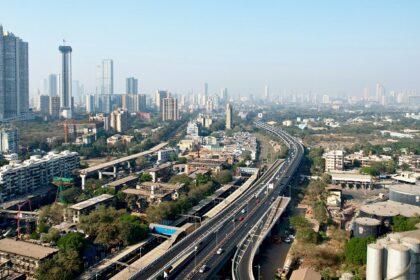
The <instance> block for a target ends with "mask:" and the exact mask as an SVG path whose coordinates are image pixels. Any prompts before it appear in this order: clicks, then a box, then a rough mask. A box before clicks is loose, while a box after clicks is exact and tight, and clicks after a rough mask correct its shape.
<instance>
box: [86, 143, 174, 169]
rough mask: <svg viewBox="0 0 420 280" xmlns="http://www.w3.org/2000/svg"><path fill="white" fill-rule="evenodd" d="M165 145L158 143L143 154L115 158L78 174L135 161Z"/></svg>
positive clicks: (165, 144)
mask: <svg viewBox="0 0 420 280" xmlns="http://www.w3.org/2000/svg"><path fill="white" fill-rule="evenodd" d="M167 145H168V143H167V142H164V143H160V144H159V145H156V146H154V147H153V148H151V149H150V150H147V151H144V152H141V153H137V154H133V155H129V156H126V157H122V158H117V159H114V160H111V161H108V162H104V163H100V164H97V165H94V166H91V167H88V168H85V169H82V170H80V171H79V172H80V174H81V175H87V174H89V173H92V172H95V171H99V170H102V169H105V168H109V167H112V166H114V165H117V164H121V163H123V162H126V161H130V160H135V159H137V158H139V157H141V156H145V155H149V154H152V153H155V152H157V151H159V150H160V149H162V148H163V147H165V146H167Z"/></svg>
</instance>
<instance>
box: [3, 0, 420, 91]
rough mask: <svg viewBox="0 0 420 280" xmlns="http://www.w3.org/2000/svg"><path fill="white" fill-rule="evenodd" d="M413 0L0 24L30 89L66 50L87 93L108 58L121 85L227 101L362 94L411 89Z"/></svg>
mask: <svg viewBox="0 0 420 280" xmlns="http://www.w3.org/2000/svg"><path fill="white" fill-rule="evenodd" d="M419 11H420V1H415V0H412V1H404V0H400V1H395V0H393V1H387V0H378V1H373V0H369V1H367V0H362V1H357V0H352V1H332V0H331V1H314V0H309V1H297V0H293V1H262V0H258V1H245V0H241V1H229V0H223V1H215V0H211V1H201V0H193V1H180V0H176V1H175V0H168V1H158V0H150V1H123V0H121V1H105V0H101V1H99V0H98V1H94V0H85V1H75V0H72V1H56V0H54V1H47V0H37V1H35V0H32V1H29V0H25V1H24V0H13V1H12V0H1V2H0V24H2V25H3V27H4V29H5V30H8V31H12V32H13V33H15V34H16V35H17V36H19V37H21V38H23V39H24V40H25V41H28V42H29V55H30V60H29V64H30V65H29V67H30V89H31V92H33V91H34V89H35V88H38V87H39V88H41V89H42V80H43V78H44V77H46V76H47V75H48V74H49V73H57V72H59V69H60V67H59V66H60V65H59V62H60V57H59V52H58V45H59V44H60V43H61V42H62V39H63V38H65V39H66V40H67V42H68V43H69V44H70V45H71V46H72V47H73V79H75V80H80V81H81V82H82V83H84V84H85V87H86V90H87V91H88V92H93V89H94V85H95V65H97V64H99V63H100V61H101V59H103V58H112V59H113V60H114V76H115V78H114V84H115V89H116V93H123V91H124V90H125V78H126V77H128V76H135V77H137V78H139V80H140V81H139V85H140V91H141V92H143V93H151V92H152V91H154V90H155V89H157V88H161V89H169V90H170V91H173V92H178V93H186V92H188V91H190V90H191V89H194V91H195V92H199V91H200V90H201V88H202V83H203V82H208V84H209V91H210V92H219V91H220V88H221V87H227V88H228V89H229V92H230V93H233V94H238V93H240V94H242V95H247V94H251V93H252V94H254V95H258V94H261V93H262V92H263V90H264V85H265V84H268V85H269V86H270V89H271V92H273V93H275V92H283V91H284V90H285V89H286V90H294V91H296V92H302V91H310V90H311V91H312V92H319V93H328V94H338V93H347V94H352V93H356V94H361V92H362V91H363V88H364V87H366V86H370V87H371V88H372V90H373V88H374V85H375V83H376V82H380V83H383V84H384V86H385V87H386V88H387V89H392V88H394V89H419V88H420V16H419Z"/></svg>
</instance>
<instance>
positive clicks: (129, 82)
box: [125, 77, 139, 94]
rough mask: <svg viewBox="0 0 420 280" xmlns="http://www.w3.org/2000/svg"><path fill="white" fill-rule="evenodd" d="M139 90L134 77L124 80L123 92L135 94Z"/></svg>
mask: <svg viewBox="0 0 420 280" xmlns="http://www.w3.org/2000/svg"><path fill="white" fill-rule="evenodd" d="M138 91H139V85H138V80H137V79H136V78H134V77H130V78H127V79H126V81H125V93H127V94H137V93H138Z"/></svg>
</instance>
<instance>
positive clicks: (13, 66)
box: [0, 25, 29, 121]
mask: <svg viewBox="0 0 420 280" xmlns="http://www.w3.org/2000/svg"><path fill="white" fill-rule="evenodd" d="M28 112H29V70H28V43H27V42H24V41H22V39H20V38H19V37H16V36H15V35H14V34H13V33H10V32H5V33H3V27H2V26H1V25H0V121H3V120H11V119H16V118H20V117H24V115H26V114H27V113H28Z"/></svg>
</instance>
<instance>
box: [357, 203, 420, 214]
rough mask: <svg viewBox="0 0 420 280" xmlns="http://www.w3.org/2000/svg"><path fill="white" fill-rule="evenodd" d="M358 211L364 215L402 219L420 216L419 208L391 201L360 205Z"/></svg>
mask: <svg viewBox="0 0 420 280" xmlns="http://www.w3.org/2000/svg"><path fill="white" fill-rule="evenodd" d="M360 210H361V211H362V212H364V213H366V214H369V215H375V216H379V217H393V216H397V215H401V216H404V217H414V216H416V215H420V207H419V206H414V205H411V204H405V203H400V202H395V201H391V200H388V201H382V202H377V203H372V204H366V205H362V207H360Z"/></svg>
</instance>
